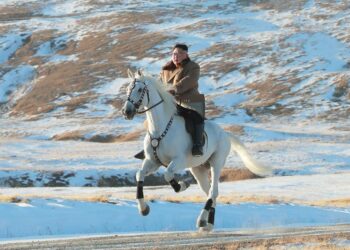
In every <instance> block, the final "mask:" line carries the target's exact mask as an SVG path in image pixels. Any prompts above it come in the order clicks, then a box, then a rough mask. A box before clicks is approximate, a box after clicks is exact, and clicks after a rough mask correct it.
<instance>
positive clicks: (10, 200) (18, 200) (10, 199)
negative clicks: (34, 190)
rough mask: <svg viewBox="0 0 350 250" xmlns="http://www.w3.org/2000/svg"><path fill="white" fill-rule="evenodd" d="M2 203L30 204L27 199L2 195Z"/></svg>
mask: <svg viewBox="0 0 350 250" xmlns="http://www.w3.org/2000/svg"><path fill="white" fill-rule="evenodd" d="M0 202H8V203H22V202H24V203H28V202H29V200H28V199H27V198H22V197H18V196H11V195H2V194H0Z"/></svg>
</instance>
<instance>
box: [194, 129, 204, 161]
mask: <svg viewBox="0 0 350 250" xmlns="http://www.w3.org/2000/svg"><path fill="white" fill-rule="evenodd" d="M203 131H204V123H199V124H195V125H194V134H193V147H192V155H193V156H201V155H203Z"/></svg>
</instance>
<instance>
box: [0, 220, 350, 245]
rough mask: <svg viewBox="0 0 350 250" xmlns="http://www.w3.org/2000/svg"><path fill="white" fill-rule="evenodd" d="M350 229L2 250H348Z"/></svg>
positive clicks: (155, 236) (124, 238)
mask: <svg viewBox="0 0 350 250" xmlns="http://www.w3.org/2000/svg"><path fill="white" fill-rule="evenodd" d="M349 241H350V225H333V226H322V227H321V226H320V227H304V228H303V227H298V228H273V229H263V230H261V229H260V230H258V229H250V230H240V231H221V232H220V231H219V232H212V233H198V232H173V233H152V234H135V235H109V236H101V237H100V236H92V237H79V238H69V239H50V240H47V239H46V240H26V241H21V242H3V243H0V248H1V249H196V250H197V249H310V250H311V249H347V247H349Z"/></svg>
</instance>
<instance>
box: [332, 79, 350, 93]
mask: <svg viewBox="0 0 350 250" xmlns="http://www.w3.org/2000/svg"><path fill="white" fill-rule="evenodd" d="M349 81H350V79H349V76H347V75H339V76H338V77H337V78H336V79H335V82H334V84H335V89H334V93H333V96H334V97H335V98H339V97H342V96H346V94H350V92H349Z"/></svg>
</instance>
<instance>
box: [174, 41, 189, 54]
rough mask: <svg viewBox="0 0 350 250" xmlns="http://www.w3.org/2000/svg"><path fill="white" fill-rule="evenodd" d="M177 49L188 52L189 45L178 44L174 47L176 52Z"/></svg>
mask: <svg viewBox="0 0 350 250" xmlns="http://www.w3.org/2000/svg"><path fill="white" fill-rule="evenodd" d="M177 48H178V49H182V50H184V51H186V52H188V47H187V45H186V44H184V43H177V44H175V45H174V47H173V50H174V49H177Z"/></svg>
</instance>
